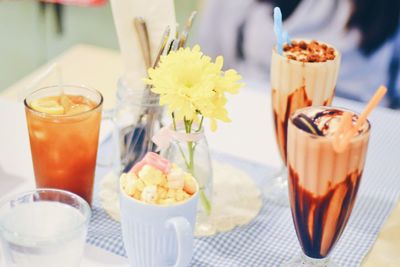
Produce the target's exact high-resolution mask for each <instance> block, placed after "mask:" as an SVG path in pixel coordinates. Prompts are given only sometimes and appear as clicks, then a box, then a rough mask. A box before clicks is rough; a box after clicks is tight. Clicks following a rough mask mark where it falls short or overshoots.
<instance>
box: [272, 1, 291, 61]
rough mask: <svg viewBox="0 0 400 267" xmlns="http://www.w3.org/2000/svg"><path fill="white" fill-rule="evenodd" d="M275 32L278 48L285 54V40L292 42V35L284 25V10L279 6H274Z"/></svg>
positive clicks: (280, 52)
mask: <svg viewBox="0 0 400 267" xmlns="http://www.w3.org/2000/svg"><path fill="white" fill-rule="evenodd" d="M274 32H275V35H276V40H277V49H278V53H279V54H280V55H282V54H283V42H286V43H288V44H291V42H290V37H289V35H288V33H287V32H286V31H283V27H282V12H281V9H280V8H279V7H275V8H274Z"/></svg>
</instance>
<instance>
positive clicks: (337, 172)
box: [285, 107, 370, 267]
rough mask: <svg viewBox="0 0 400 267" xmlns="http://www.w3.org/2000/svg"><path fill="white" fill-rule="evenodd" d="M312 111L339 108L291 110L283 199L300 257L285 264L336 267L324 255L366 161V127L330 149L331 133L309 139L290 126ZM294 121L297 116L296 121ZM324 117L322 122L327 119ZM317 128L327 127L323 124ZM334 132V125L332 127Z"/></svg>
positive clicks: (338, 112) (326, 113)
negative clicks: (341, 145)
mask: <svg viewBox="0 0 400 267" xmlns="http://www.w3.org/2000/svg"><path fill="white" fill-rule="evenodd" d="M313 109H314V110H317V113H315V114H316V115H315V117H314V119H317V118H321V116H326V117H328V116H330V117H329V118H328V119H330V118H332V117H335V116H342V114H343V112H350V113H351V114H352V115H353V121H355V120H356V118H357V117H358V115H357V114H356V113H354V112H351V111H348V110H345V109H341V108H330V107H329V108H328V107H308V108H304V109H300V110H298V111H297V112H295V113H294V114H293V115H292V116H291V118H290V121H289V126H288V151H287V155H288V162H287V163H288V169H289V177H288V182H289V198H290V206H291V211H292V218H293V222H294V225H295V229H296V234H297V238H298V240H299V242H300V245H301V248H302V250H303V253H304V254H302V257H301V258H300V259H296V260H294V261H293V262H291V263H288V264H287V265H285V266H290V267H294V266H304V267H307V266H321V267H322V266H337V265H335V264H333V263H332V262H330V261H329V259H328V256H329V253H330V252H331V250H332V248H333V247H334V245H335V244H336V242H337V241H338V240H339V238H340V236H341V234H342V233H343V230H344V229H345V227H346V224H347V222H348V219H349V217H350V214H351V211H352V209H353V206H354V203H355V199H356V196H357V191H358V188H359V185H360V181H361V176H362V173H363V169H364V163H365V160H366V154H367V148H368V140H369V134H370V124H369V122H368V121H367V122H366V124H365V125H364V126H363V127H362V131H360V132H359V133H357V135H355V136H353V137H351V139H350V142H349V144H348V145H347V146H346V147H345V149H344V150H343V151H341V150H339V152H338V150H337V149H335V148H334V146H333V143H334V142H335V135H333V134H327V135H315V134H312V133H308V132H306V131H305V130H303V129H301V127H299V125H296V123H294V118H296V117H297V116H298V115H299V114H310V111H312V110H313ZM297 118H298V117H297ZM328 119H327V121H328ZM322 123H324V124H323V125H324V126H323V127H325V128H324V130H326V129H327V128H326V127H327V124H326V122H325V121H324V122H322ZM331 127H332V129H331V130H332V131H333V133H334V132H335V128H334V127H337V124H336V125H334V124H333V123H332V126H331Z"/></svg>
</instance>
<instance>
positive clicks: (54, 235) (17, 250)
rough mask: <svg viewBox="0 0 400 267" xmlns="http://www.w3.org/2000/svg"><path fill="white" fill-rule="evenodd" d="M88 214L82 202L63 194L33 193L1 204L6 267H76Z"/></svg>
mask: <svg viewBox="0 0 400 267" xmlns="http://www.w3.org/2000/svg"><path fill="white" fill-rule="evenodd" d="M90 214H91V211H90V207H89V205H88V203H87V202H86V201H85V200H83V199H82V198H81V197H79V196H77V195H75V194H73V193H70V192H67V191H63V190H56V189H36V190H33V191H29V192H25V193H21V194H19V195H16V196H14V197H11V198H9V199H6V200H3V201H1V202H0V244H1V247H2V254H3V255H2V256H3V257H4V260H5V263H6V266H8V267H16V266H18V267H28V266H29V267H36V266H37V267H39V266H40V267H54V266H58V267H64V266H65V267H72V266H79V265H80V261H81V258H82V255H83V249H84V245H85V240H86V233H87V227H88V224H89V219H90Z"/></svg>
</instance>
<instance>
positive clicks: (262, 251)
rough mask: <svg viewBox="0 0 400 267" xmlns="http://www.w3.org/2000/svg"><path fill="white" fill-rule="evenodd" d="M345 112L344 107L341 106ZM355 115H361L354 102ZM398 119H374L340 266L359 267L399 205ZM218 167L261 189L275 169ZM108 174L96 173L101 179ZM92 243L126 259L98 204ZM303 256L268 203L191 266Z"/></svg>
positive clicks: (337, 254) (198, 249) (240, 163)
mask: <svg viewBox="0 0 400 267" xmlns="http://www.w3.org/2000/svg"><path fill="white" fill-rule="evenodd" d="M343 103H344V105H343V106H350V105H346V102H343V101H342V104H343ZM351 106H352V107H353V109H354V108H355V109H359V107H358V106H354V103H353V102H351ZM399 115H400V113H396V112H390V111H384V110H377V111H374V113H373V115H372V117H371V123H372V134H371V138H370V145H369V151H368V157H367V162H366V167H365V170H364V175H363V177H362V182H361V186H360V189H359V195H358V197H357V200H356V205H355V208H354V210H353V214H352V215H351V217H350V220H349V223H348V225H347V227H346V229H345V231H344V233H343V235H342V237H341V239H340V241H339V242H338V243H337V245H336V247H335V248H334V250H333V252H332V255H331V256H332V258H333V260H334V261H335V262H337V263H339V264H340V265H342V266H346V267H352V266H360V264H361V262H362V260H363V258H364V257H365V255H366V254H367V253H368V251H369V250H370V248H371V246H372V245H373V243H374V241H375V239H376V238H377V235H378V233H379V231H380V230H381V227H382V225H383V223H384V222H385V220H386V218H387V217H388V215H389V214H390V212H391V211H392V209H393V207H394V206H395V204H396V203H397V200H398V197H399V192H400V179H399V177H400V165H399V163H400V160H399V151H400V137H399V136H400V116H399ZM214 157H215V158H217V159H218V160H220V161H225V162H227V163H230V164H233V165H235V166H236V167H238V168H241V169H243V170H244V171H246V172H247V173H249V175H250V176H251V177H253V178H254V180H255V181H256V183H258V184H260V186H261V185H262V184H263V182H265V176H266V175H267V174H268V172H270V173H271V171H272V170H271V169H269V168H268V167H267V166H262V165H259V164H255V163H251V162H247V161H244V160H240V159H238V158H233V157H230V156H227V155H221V154H217V155H214ZM102 172H103V174H104V170H99V171H98V174H99V175H98V176H99V177H102V176H101V173H102ZM88 243H90V244H92V245H95V246H97V247H100V248H103V249H106V250H108V251H110V252H113V253H115V254H118V255H121V256H125V250H124V247H123V242H122V237H121V230H120V225H119V223H117V222H115V221H113V220H112V219H110V218H109V217H108V215H107V214H106V213H105V212H104V211H103V210H102V209H101V208H100V204H99V201H98V199H97V198H95V202H94V209H93V215H92V221H91V224H90V227H89V234H88ZM299 252H300V245H299V242H298V241H297V238H296V234H295V230H294V226H293V222H292V218H291V215H290V209H289V207H282V206H279V205H275V204H273V203H271V202H268V201H267V200H264V201H263V207H262V209H261V211H260V213H259V214H258V216H257V217H256V218H255V219H254V220H253V221H252V222H251V223H250V224H248V225H246V226H242V227H238V228H236V229H234V230H232V231H230V232H226V233H219V234H217V235H215V236H212V237H202V238H196V239H195V251H194V256H193V260H192V264H191V266H199V267H221V266H223V267H244V266H246V267H247V266H257V267H258V266H268V267H269V266H279V265H280V264H282V263H283V262H285V261H288V260H290V259H291V258H293V257H294V256H296V255H297V254H299Z"/></svg>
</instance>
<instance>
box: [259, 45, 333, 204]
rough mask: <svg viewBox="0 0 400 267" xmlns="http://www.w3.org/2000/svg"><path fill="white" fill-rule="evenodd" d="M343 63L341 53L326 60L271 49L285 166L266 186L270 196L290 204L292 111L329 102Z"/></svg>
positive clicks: (273, 89) (278, 136) (275, 111)
mask: <svg viewBox="0 0 400 267" xmlns="http://www.w3.org/2000/svg"><path fill="white" fill-rule="evenodd" d="M339 65H340V53H339V52H338V51H337V50H335V59H334V60H328V61H326V62H300V61H296V60H292V59H289V58H287V57H286V56H285V55H280V54H279V53H278V52H277V51H276V49H273V50H272V61H271V98H272V112H273V118H274V125H275V136H276V141H277V143H278V148H279V152H280V155H281V158H282V167H281V169H280V170H279V171H278V172H277V173H275V174H274V175H273V176H272V177H269V178H271V179H269V180H270V183H268V184H267V186H266V187H265V188H264V190H263V191H264V195H265V197H266V198H267V199H270V200H272V201H274V202H275V203H279V204H282V205H288V196H287V168H286V148H287V127H288V120H289V117H290V115H291V114H292V113H293V112H295V111H296V110H297V109H299V108H303V107H307V106H318V105H324V106H325V105H330V104H331V102H332V98H333V95H334V90H335V86H336V80H337V76H338V71H339Z"/></svg>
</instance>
